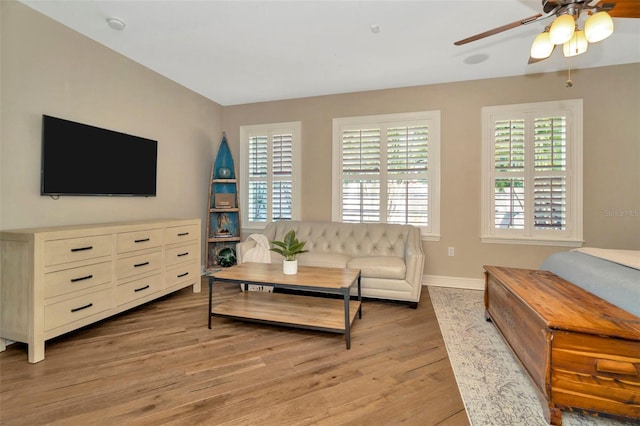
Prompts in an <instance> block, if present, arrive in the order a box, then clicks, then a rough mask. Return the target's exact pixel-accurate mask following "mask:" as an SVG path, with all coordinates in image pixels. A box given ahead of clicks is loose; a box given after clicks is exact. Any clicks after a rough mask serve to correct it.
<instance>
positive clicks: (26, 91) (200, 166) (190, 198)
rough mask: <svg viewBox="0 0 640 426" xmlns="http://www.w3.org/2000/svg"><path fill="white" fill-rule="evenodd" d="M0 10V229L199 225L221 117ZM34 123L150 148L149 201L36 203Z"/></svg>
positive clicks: (60, 34)
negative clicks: (49, 120) (135, 139)
mask: <svg viewBox="0 0 640 426" xmlns="http://www.w3.org/2000/svg"><path fill="white" fill-rule="evenodd" d="M0 3H1V5H0V8H1V10H2V15H1V18H2V21H1V22H2V29H1V31H2V32H1V35H2V46H1V47H2V68H1V69H2V73H1V84H2V86H1V89H2V92H1V94H2V97H1V101H2V104H1V116H0V117H1V123H2V129H1V138H2V139H1V140H0V143H1V145H0V178H1V180H0V228H2V229H14V228H22V227H32V226H42V225H66V224H76V223H77V224H83V223H98V222H111V221H119V220H135V219H147V218H168V217H176V218H193V217H200V218H202V220H203V224H204V223H206V221H205V219H206V215H205V210H206V203H207V187H208V175H209V173H210V168H211V163H212V161H213V157H214V154H215V150H216V149H217V146H218V143H219V141H220V137H221V134H222V130H221V129H222V128H221V117H222V107H221V106H220V105H218V104H216V103H214V102H212V101H210V100H208V99H206V98H204V97H202V96H200V95H197V94H195V93H194V92H192V91H189V90H187V89H186V88H184V87H182V86H180V85H178V84H176V83H175V82H172V81H170V80H168V79H166V78H164V77H162V76H160V75H158V74H157V73H155V72H152V71H151V70H149V69H147V68H145V67H143V66H141V65H139V64H137V63H135V62H133V61H131V60H129V59H126V58H124V57H123V56H121V55H120V54H118V53H116V52H114V51H112V50H110V49H107V48H106V47H104V46H102V45H100V44H98V43H96V42H94V41H92V40H90V39H88V38H86V37H84V36H82V35H80V34H79V33H77V32H74V31H72V30H70V29H69V28H67V27H65V26H63V25H61V24H59V23H57V22H55V21H53V20H51V19H49V18H47V17H44V16H43V15H41V14H39V13H38V12H35V11H33V10H32V9H30V8H28V7H26V6H24V5H22V4H20V3H16V2H13V1H2V2H0ZM42 114H48V115H53V116H57V117H61V118H66V119H70V120H73V121H79V122H82V123H87V124H92V125H96V126H98V127H105V128H108V129H113V130H118V131H121V132H125V133H130V134H134V135H138V136H143V137H146V138H150V139H156V140H158V180H157V186H158V193H157V196H156V197H150V198H139V197H64V196H62V197H60V198H59V199H58V200H54V199H52V198H51V197H47V196H44V197H43V196H40V180H39V179H40V176H39V173H40V149H41V145H40V144H41V133H40V132H41V120H42V118H41V117H42ZM95 161H100V159H99V158H96V159H95ZM203 226H204V225H203Z"/></svg>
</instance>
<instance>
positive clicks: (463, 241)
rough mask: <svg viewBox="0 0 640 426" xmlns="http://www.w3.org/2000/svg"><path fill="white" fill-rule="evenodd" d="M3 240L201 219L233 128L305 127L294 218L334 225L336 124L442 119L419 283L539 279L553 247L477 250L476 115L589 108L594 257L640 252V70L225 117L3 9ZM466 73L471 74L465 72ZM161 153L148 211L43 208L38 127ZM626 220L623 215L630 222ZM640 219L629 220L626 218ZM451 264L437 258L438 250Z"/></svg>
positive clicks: (381, 94) (588, 192) (97, 49)
mask: <svg viewBox="0 0 640 426" xmlns="http://www.w3.org/2000/svg"><path fill="white" fill-rule="evenodd" d="M0 11H1V12H0V17H1V22H2V28H1V36H2V40H1V43H2V45H1V48H2V51H1V54H2V64H1V74H0V83H1V87H0V89H1V106H0V107H1V112H0V124H1V130H0V136H1V139H0V228H2V229H13V228H20V227H31V226H40V225H64V224H73V223H95V222H104V221H114V220H129V219H145V218H159V217H201V218H202V219H203V224H204V223H205V220H206V216H205V214H204V211H205V209H206V203H207V194H208V189H207V183H208V174H209V168H210V166H211V162H212V160H213V157H214V154H215V151H216V149H217V146H218V143H219V139H220V134H221V131H222V130H226V131H227V134H228V136H229V142H230V145H231V147H232V150H233V153H234V156H236V158H237V156H238V155H239V147H238V135H239V126H240V125H245V124H261V123H270V122H282V121H296V120H300V121H301V122H302V132H303V133H302V139H303V153H302V162H303V167H304V171H303V179H302V193H303V200H302V203H303V208H302V217H303V219H310V220H328V219H330V218H331V205H330V203H331V120H332V119H333V118H334V117H347V116H358V115H367V114H383V113H393V112H408V111H417V110H440V111H441V112H442V198H441V202H442V211H441V217H442V219H441V233H442V240H441V241H440V242H429V243H425V244H424V246H425V249H426V253H427V262H426V267H425V273H426V274H429V275H438V276H452V277H468V278H480V277H481V271H482V265H483V264H501V265H509V266H520V267H537V266H538V265H539V264H540V262H541V261H542V260H543V259H544V258H545V257H546V256H547V255H548V254H550V253H552V252H554V251H558V250H565V249H562V248H560V249H558V248H549V247H542V246H518V245H501V244H500V245H499V244H482V243H480V241H479V236H480V211H479V209H480V186H479V182H480V162H479V158H480V144H481V141H480V127H481V122H480V108H481V107H482V106H485V105H500V104H511V103H522V102H535V101H547V100H555V99H565V98H566V99H570V98H582V99H584V120H585V125H584V134H585V137H584V143H585V147H584V158H585V163H584V170H585V173H584V175H585V194H584V205H585V209H584V211H585V214H584V221H585V231H584V237H585V240H586V244H587V245H589V246H600V247H618V248H627V249H640V215H638V214H637V212H638V209H640V170H639V169H640V125H639V117H640V77H639V76H640V64H631V65H622V66H615V67H605V68H599V69H586V70H574V71H573V72H572V79H573V81H574V86H573V87H572V88H571V89H568V88H565V87H564V86H565V85H564V82H565V80H566V78H567V76H566V74H564V73H558V74H555V73H554V74H544V75H535V76H528V77H513V78H501V79H492V80H479V81H470V82H462V83H452V84H439V85H429V86H420V87H412V88H403V89H393V90H382V91H372V92H362V93H354V94H345V95H335V96H323V97H314V98H305V99H296V100H289V101H280V102H267V103H259V104H250V105H240V106H230V107H224V108H223V107H221V106H220V105H218V104H216V103H214V102H212V101H209V100H207V99H205V98H203V97H201V96H199V95H197V94H194V93H193V92H191V91H189V90H187V89H185V88H184V87H182V86H180V85H178V84H176V83H174V82H172V81H170V80H167V79H166V78H164V77H161V76H159V75H158V74H156V73H154V72H152V71H150V70H148V69H146V68H144V67H142V66H141V65H139V64H136V63H134V62H132V61H130V60H128V59H126V58H124V57H122V56H121V55H119V54H117V53H115V52H113V51H111V50H109V49H107V48H105V47H103V46H101V45H99V44H97V43H95V42H93V41H91V40H89V39H87V38H85V37H83V36H81V35H79V34H78V33H76V32H74V31H72V30H70V29H68V28H66V27H64V26H62V25H60V24H58V23H56V22H54V21H52V20H50V19H48V18H46V17H44V16H42V15H40V14H39V13H37V12H35V11H33V10H32V9H30V8H28V7H26V6H24V5H21V4H19V3H15V2H13V1H2V2H0ZM461 66H467V65H461ZM43 113H44V114H50V115H54V116H60V117H63V118H69V119H72V120H74V121H80V122H85V123H89V124H94V125H97V126H101V127H107V128H111V129H116V130H119V131H123V132H126V133H131V134H135V135H140V136H144V137H148V138H154V139H157V140H158V141H159V158H158V168H159V174H158V196H157V197H155V198H129V197H125V198H119V197H115V198H109V197H61V198H60V199H59V200H53V199H51V198H50V197H42V196H40V195H39V170H40V126H41V115H42V114H43ZM628 212H630V213H628ZM634 212H635V214H634ZM449 246H453V247H455V248H456V256H455V257H448V256H447V255H446V252H447V247H449Z"/></svg>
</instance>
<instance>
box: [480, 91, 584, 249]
mask: <svg viewBox="0 0 640 426" xmlns="http://www.w3.org/2000/svg"><path fill="white" fill-rule="evenodd" d="M557 116H564V117H566V145H565V147H566V167H565V171H564V172H563V173H564V176H565V177H566V204H567V207H566V216H565V217H566V229H565V230H562V231H559V230H552V229H536V228H535V225H534V224H533V214H532V213H533V212H531V213H529V215H528V217H529V218H530V219H527V220H526V221H525V226H524V229H522V230H520V229H500V228H497V227H496V226H495V179H496V174H497V173H496V170H495V162H494V149H495V140H494V132H495V122H496V121H498V120H516V119H524V121H525V141H524V143H525V148H524V150H525V159H524V164H525V166H524V167H525V170H524V172H523V176H522V177H523V178H524V185H525V187H529V186H531V185H532V183H533V180H534V178H535V177H536V175H535V172H534V170H533V162H534V157H533V155H532V153H533V147H531V145H533V136H532V133H531V132H530V131H528V130H527V129H528V128H529V127H530V126H532V123H533V120H535V119H540V118H545V117H557ZM582 125H583V117H582V99H569V100H559V101H548V102H534V103H525V104H513V105H499V106H487V107H483V108H482V191H481V194H482V215H481V216H482V219H481V220H482V232H481V241H482V242H483V243H503V244H529V245H548V246H568V247H580V246H582V243H583V242H584V241H583V239H582V238H583V237H582V235H583V201H582V197H583V175H582V167H583V139H582ZM514 177H517V178H519V177H520V176H514ZM533 196H534V194H533V192H530V191H529V192H527V191H525V198H524V203H525V206H529V208H530V209H531V206H533Z"/></svg>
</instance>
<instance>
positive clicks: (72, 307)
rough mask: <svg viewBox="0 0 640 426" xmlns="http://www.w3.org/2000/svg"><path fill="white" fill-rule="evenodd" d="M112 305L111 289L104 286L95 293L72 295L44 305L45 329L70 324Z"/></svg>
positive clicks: (107, 308) (105, 309) (106, 309)
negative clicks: (72, 296) (66, 298)
mask: <svg viewBox="0 0 640 426" xmlns="http://www.w3.org/2000/svg"><path fill="white" fill-rule="evenodd" d="M112 307H113V290H112V288H110V287H109V288H106V289H104V290H100V291H97V292H95V293H89V294H85V295H83V296H78V297H74V298H73V299H69V300H65V301H63V302H59V303H54V304H51V305H47V306H45V307H44V329H45V331H48V330H53V329H54V328H57V327H60V326H63V325H65V324H70V323H72V322H75V321H78V320H81V319H83V318H86V317H89V316H91V315H94V314H98V313H100V312H104V311H108V310H109V309H111V308H112Z"/></svg>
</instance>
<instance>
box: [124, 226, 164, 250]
mask: <svg viewBox="0 0 640 426" xmlns="http://www.w3.org/2000/svg"><path fill="white" fill-rule="evenodd" d="M163 235H164V229H145V230H142V231H134V232H123V233H120V234H118V237H117V240H118V242H117V247H118V253H129V252H132V251H135V250H144V249H148V248H154V247H160V246H161V245H162V237H163Z"/></svg>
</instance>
